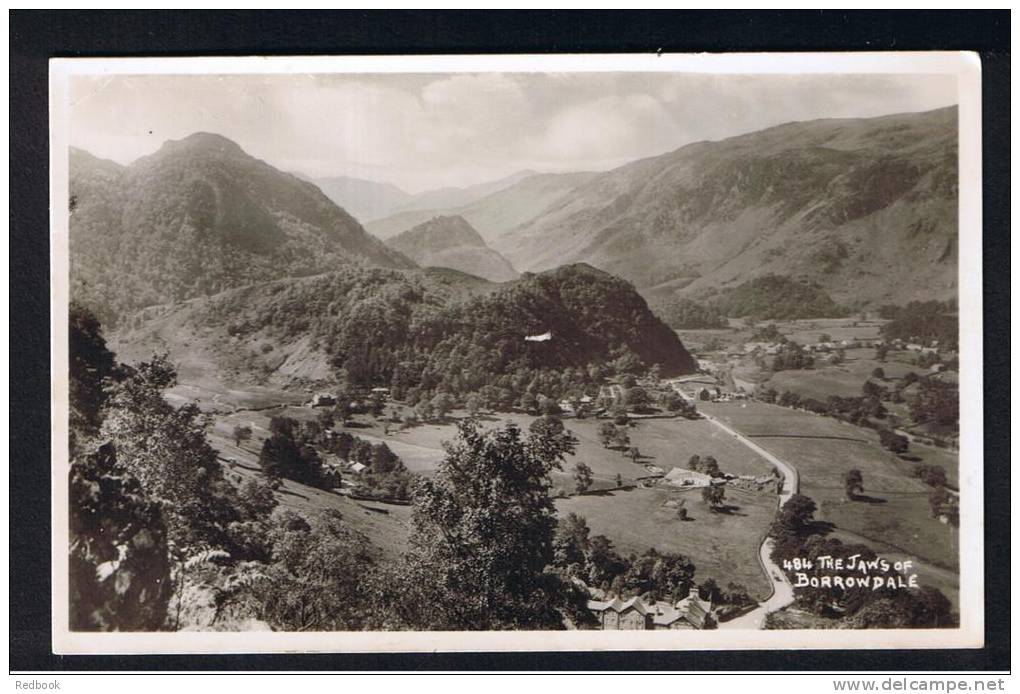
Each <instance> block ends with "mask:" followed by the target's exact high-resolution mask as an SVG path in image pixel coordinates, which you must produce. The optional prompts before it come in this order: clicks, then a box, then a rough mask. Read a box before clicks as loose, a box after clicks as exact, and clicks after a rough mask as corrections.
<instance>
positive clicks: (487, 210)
mask: <svg viewBox="0 0 1020 694" xmlns="http://www.w3.org/2000/svg"><path fill="white" fill-rule="evenodd" d="M597 175H598V174H597V173H593V172H590V171H579V172H573V173H562V174H553V173H550V174H535V175H533V176H527V177H526V178H522V179H521V180H520V181H518V182H517V183H514V184H513V185H511V186H508V187H506V188H504V189H502V190H499V191H496V192H495V193H492V194H490V195H487V196H485V197H484V198H481V199H480V200H475V201H474V202H472V203H470V204H468V205H464V206H462V207H455V208H448V209H432V210H405V211H403V212H397V213H395V214H392V215H390V216H388V217H384V218H382V219H376V220H373V221H371V222H367V223H366V224H365V229H367V230H368V231H369V232H370V233H372V234H374V235H376V236H378V237H379V238H381V239H388V238H390V237H391V236H396V235H397V234H399V233H400V232H402V231H405V230H407V229H410V228H411V227H413V226H415V225H417V224H421V223H422V222H424V221H427V220H429V219H431V218H432V217H437V216H439V215H454V214H456V215H460V216H461V217H463V218H464V219H466V220H467V221H468V222H469V223H470V224H471V226H473V227H474V228H475V229H477V230H478V233H479V234H481V235H482V238H484V239H485V241H486V243H488V242H490V241H492V240H493V239H495V238H497V237H498V236H499V235H500V234H502V233H504V232H506V231H509V230H510V229H513V228H514V227H516V226H519V225H521V224H523V223H524V222H527V221H529V220H530V219H532V218H533V217H536V216H538V215H539V214H540V213H541V212H542V211H543V210H545V208H546V207H548V206H549V205H551V204H552V203H554V202H556V201H557V200H559V199H560V198H561V197H563V196H564V195H566V194H567V193H569V192H570V191H572V190H573V189H574V188H577V187H578V186H580V185H581V184H583V183H587V182H588V181H590V180H591V179H592V178H594V177H595V176H597Z"/></svg>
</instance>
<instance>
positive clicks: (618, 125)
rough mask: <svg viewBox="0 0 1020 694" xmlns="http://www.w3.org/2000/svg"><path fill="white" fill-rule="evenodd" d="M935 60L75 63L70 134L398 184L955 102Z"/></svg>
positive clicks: (636, 154) (414, 188) (586, 165)
mask: <svg viewBox="0 0 1020 694" xmlns="http://www.w3.org/2000/svg"><path fill="white" fill-rule="evenodd" d="M956 102H957V90H956V82H955V78H953V77H951V76H945V75H895V76H892V75H707V74H692V73H650V72H645V73H633V72H630V73H625V72H611V73H577V72H571V73H452V74H451V73H446V74H426V75H422V74H388V75H387V74H378V75H373V74H360V75H350V74H347V75H322V74H317V75H301V74H292V75H229V76H224V75H134V76H123V75H122V76H109V75H106V76H99V77H93V76H88V77H83V76H78V77H75V78H74V79H73V80H72V84H71V125H70V128H71V133H70V136H71V144H72V145H73V146H75V147H80V148H82V149H86V150H88V151H90V152H92V153H93V154H95V155H96V156H100V157H103V158H107V159H113V160H114V161H117V162H120V163H122V164H128V163H130V162H132V161H134V160H135V159H137V158H138V157H140V156H144V155H146V154H150V153H151V152H154V151H155V150H157V149H158V148H159V147H160V146H161V145H162V144H163V143H164V142H165V141H167V140H177V139H180V138H182V137H186V136H187V135H189V134H191V133H193V132H198V131H206V132H214V133H219V134H221V135H224V136H226V137H228V138H230V139H232V140H234V141H235V142H237V143H238V144H239V145H241V147H242V148H243V149H244V150H245V151H247V152H248V153H249V154H251V155H253V156H255V157H258V158H259V159H263V160H265V161H267V162H268V163H270V164H272V165H273V166H275V167H277V168H279V169H282V170H285V171H292V172H301V173H304V174H306V175H310V176H313V177H327V176H355V177H358V178H367V179H370V180H375V181H382V182H388V183H393V184H395V185H397V186H399V187H401V188H403V189H404V190H406V191H407V192H409V193H417V192H420V191H423V190H428V189H432V188H438V187H442V186H466V185H471V184H474V183H481V182H485V181H491V180H495V179H498V178H502V177H503V176H507V175H510V174H512V173H515V172H517V171H521V170H524V169H533V170H536V171H542V172H564V171H604V170H608V169H611V168H614V167H616V166H620V165H622V164H625V163H627V162H629V161H633V160H635V159H640V158H643V157H648V156H654V155H657V154H662V153H665V152H669V151H672V150H674V149H677V148H679V147H682V146H683V145H685V144H689V143H691V142H697V141H700V140H719V139H724V138H726V137H731V136H733V135H739V134H742V133H746V132H752V131H755V130H760V129H762V128H767V127H770V126H773V125H778V124H780V123H787V122H790V121H799V120H812V119H816V118H849V117H870V116H878V115H884V114H889V113H903V112H913V111H927V110H930V109H934V108H940V107H943V106H948V105H952V104H955V103H956Z"/></svg>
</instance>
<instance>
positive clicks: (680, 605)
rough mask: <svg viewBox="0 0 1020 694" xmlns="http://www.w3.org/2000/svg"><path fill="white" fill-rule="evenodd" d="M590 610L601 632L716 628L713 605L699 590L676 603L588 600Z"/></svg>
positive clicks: (613, 599) (637, 599)
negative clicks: (702, 597) (605, 630)
mask: <svg viewBox="0 0 1020 694" xmlns="http://www.w3.org/2000/svg"><path fill="white" fill-rule="evenodd" d="M588 609H589V610H591V611H592V612H593V613H594V614H595V618H596V619H598V621H599V626H600V627H601V628H602V629H647V630H651V629H709V628H711V627H712V626H713V623H714V620H713V619H712V603H711V602H710V601H708V600H702V599H701V597H700V596H699V595H698V591H697V588H694V587H691V592H690V594H689V595H688V596H687V597H686V598H684V599H683V600H680V601H679V602H677V603H675V604H674V603H669V602H666V601H662V600H660V601H656V602H653V603H646V602H644V601H643V600H641V598H630V599H629V600H622V599H621V598H615V597H614V598H610V599H609V600H589V601H588Z"/></svg>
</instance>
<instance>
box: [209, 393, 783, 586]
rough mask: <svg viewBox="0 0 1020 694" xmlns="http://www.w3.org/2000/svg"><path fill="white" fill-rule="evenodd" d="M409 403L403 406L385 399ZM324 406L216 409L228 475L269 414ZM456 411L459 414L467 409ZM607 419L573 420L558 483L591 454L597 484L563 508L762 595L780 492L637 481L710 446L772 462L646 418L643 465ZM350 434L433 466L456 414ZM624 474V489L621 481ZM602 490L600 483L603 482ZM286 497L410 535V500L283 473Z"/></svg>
mask: <svg viewBox="0 0 1020 694" xmlns="http://www.w3.org/2000/svg"><path fill="white" fill-rule="evenodd" d="M392 409H396V410H398V411H403V409H404V408H403V407H402V406H400V405H396V404H394V405H391V406H388V407H387V412H389V411H390V410H392ZM317 413H318V410H315V409H312V408H308V407H294V406H281V407H277V408H272V409H264V410H263V409H260V410H242V411H237V412H233V413H222V414H217V415H215V416H214V424H213V427H212V429H211V431H210V440H211V442H212V443H213V445H214V446H215V447H216V448H217V449H218V450H219V451H220V452H221V454H222V455H223V456H224V457H225V458H231V459H233V460H234V461H235V462H234V463H233V464H231V465H229V466H228V467H229V470H228V474H231V475H236V476H237V477H236V478H235V481H237V480H244V479H247V478H248V477H249V476H251V475H255V474H259V473H258V455H257V451H258V450H259V449H260V448H261V445H262V441H263V440H264V439H265V437H267V436H268V426H269V419H270V417H272V416H273V415H278V414H282V415H286V416H289V417H294V418H296V419H299V420H307V419H310V418H312V417H314V416H315V415H316V414H317ZM463 414H464V413H462V412H454V413H453V416H454V417H460V416H463ZM507 421H513V422H515V423H517V424H518V425H519V426H521V427H522V428H523V429H525V430H526V429H527V427H528V425H529V424H530V423H531V421H533V417H529V416H527V415H523V414H516V413H515V414H502V413H501V414H499V415H498V416H488V417H484V418H483V419H482V423H483V426H486V427H496V426H500V425H502V424H503V423H505V422H507ZM603 421H604V420H597V419H591V418H589V419H584V420H575V419H567V420H565V424H566V425H567V428H568V429H569V430H570V431H572V432H573V433H574V435H575V436H577V438H578V442H579V443H578V451H577V455H576V456H574V457H572V458H571V459H569V460H568V461H567V465H566V466H565V470H563V471H562V472H558V473H555V474H554V476H553V482H554V486H555V487H556V490H557V491H558V492H559V493H561V494H568V493H573V491H574V481H573V475H572V471H571V470H572V466H573V464H574V463H575V462H577V461H584V462H585V463H587V464H588V465H589V466H590V467H591V468H592V470H593V472H594V475H595V484H594V485H593V488H592V491H594V492H596V493H591V492H589V493H588V494H586V495H582V496H571V497H570V498H561V499H557V501H556V504H557V508H558V509H559V510H560V511H561V512H563V513H566V512H568V511H573V512H575V513H579V514H581V515H583V516H585V518H587V520H588V523H589V525H590V526H591V527H592V532H593V533H596V534H604V535H606V536H607V537H609V538H610V539H611V540H612V541H613V543H614V545H615V546H616V547H617V549H618V551H620V552H621V553H622V554H624V555H627V554H629V553H631V552H635V553H641V552H644V551H645V550H647V549H648V548H649V547H656V548H657V549H660V550H663V551H674V552H683V553H684V554H687V555H688V556H690V557H691V559H692V561H693V562H694V564H695V566H697V567H698V576H699V580H700V579H702V578H706V577H709V576H712V577H714V578H716V580H718V581H719V582H720V584H725V583H726V582H728V581H731V580H736V581H738V582H740V583H742V584H744V585H745V586H746V587H747V588H748V589H749V590H751V591H752V592H753V593H755V594H757V595H760V596H761V597H764V596H765V595H766V594H767V593H768V582H767V580H766V579H765V577H764V575H763V574H762V572H761V569H760V567H759V564H758V559H757V552H758V546H759V544H760V542H761V539H762V538H763V536H764V534H765V532H766V531H767V529H768V526H769V524H770V523H771V521H772V518H773V516H774V514H775V506H776V499H775V497H774V496H770V495H754V494H748V493H745V492H741V491H739V490H735V489H728V490H727V501H728V503H729V504H732V505H733V506H735V507H738V508H735V509H734V510H733V512H732V513H730V514H713V513H710V512H709V511H708V510H707V508H705V507H704V504H703V502H702V501H701V497H700V492H697V491H694V492H680V491H673V490H665V489H645V488H640V487H638V488H635V487H633V486H632V485H633V484H634V481H635V480H636V479H638V478H641V477H647V476H649V475H650V473H649V471H648V470H647V469H646V468H645V467H644V466H645V465H646V464H651V465H656V466H659V467H662V468H664V469H665V470H666V471H667V472H668V470H669V469H670V468H671V467H674V466H685V465H686V464H687V461H688V459H689V458H690V456H692V455H695V454H698V455H713V456H715V458H716V459H717V460H718V461H719V464H720V466H721V467H722V469H723V470H724V471H726V472H729V473H732V474H763V473H766V472H768V470H769V469H770V467H771V466H769V465H768V464H767V463H766V462H765V461H763V460H762V459H761V458H759V457H758V456H757V455H756V454H754V453H752V452H751V451H750V450H748V449H747V448H746V447H745V446H742V445H740V444H739V443H737V442H735V441H734V440H733V439H732V438H731V437H728V436H725V435H724V434H722V433H721V432H720V431H719V429H718V428H716V427H714V426H713V425H712V424H711V423H709V422H707V421H704V420H700V421H688V420H684V419H645V420H641V421H639V422H637V423H636V425H635V426H634V427H632V428H630V429H629V432H630V437H631V442H632V445H635V446H637V447H638V448H639V449H640V450H641V452H642V454H643V456H642V458H641V460H640V463H639V464H635V463H634V462H632V461H631V459H630V458H628V457H625V456H624V455H623V454H622V453H621V452H620V451H615V450H607V449H605V448H603V447H602V445H601V443H599V440H598V427H599V425H600V424H601V423H602V422H603ZM237 424H246V425H249V426H251V427H252V429H253V432H254V436H253V438H252V439H251V440H250V441H248V442H246V443H244V444H243V446H242V448H241V449H238V448H237V447H235V446H234V444H233V441H232V440H231V439H230V435H231V431H232V430H233V428H234V426H236V425H237ZM358 424H359V425H358V426H357V427H355V428H351V429H349V431H350V432H351V433H352V434H355V435H357V436H359V437H361V438H364V439H366V440H369V441H385V442H386V444H387V445H388V446H389V447H390V448H391V449H392V450H393V451H394V452H395V453H397V454H398V455H399V456H400V457H401V458H402V459H403V461H404V464H405V465H406V466H407V467H408V469H410V470H412V471H414V472H418V473H421V474H431V473H432V472H433V471H434V470H435V468H436V466H437V465H438V463H439V462H440V461H441V460H442V458H443V456H444V455H445V453H444V450H443V442H444V441H447V440H450V439H452V438H454V436H455V435H456V430H455V427H454V423H453V421H451V422H449V423H445V424H441V425H438V424H429V425H423V426H416V427H413V428H411V429H407V430H404V431H399V430H398V429H397V428H396V427H394V426H392V425H391V426H389V427H387V426H386V424H385V423H383V422H379V421H376V420H374V419H372V418H370V417H359V418H358ZM617 474H619V475H620V476H621V477H622V478H623V481H624V484H625V486H627V487H629V488H627V489H615V487H616V482H615V477H616V475H617ZM598 490H602V491H598ZM684 497H686V498H687V502H686V505H687V508H688V509H689V512H690V514H691V517H692V518H694V519H695V520H693V521H687V522H681V521H679V520H677V518H676V510H675V508H671V507H665V506H663V504H664V503H665V502H666V501H668V500H670V499H679V498H684ZM278 498H279V501H280V503H281V505H282V506H283V507H285V508H290V509H292V510H294V511H297V512H299V513H308V512H310V511H314V510H317V509H322V508H335V509H338V510H340V511H341V512H342V513H343V514H344V518H345V519H348V520H349V522H350V523H351V525H352V527H354V528H355V529H356V530H359V531H360V532H362V533H364V534H365V535H366V536H367V537H369V538H370V539H371V540H372V542H373V544H376V545H377V546H379V547H380V549H381V550H382V552H383V554H384V555H386V556H397V555H398V554H399V553H400V551H401V550H402V549H403V547H404V546H405V543H406V538H407V532H408V520H409V516H410V509H409V508H408V507H406V506H398V505H394V504H383V503H373V502H361V501H354V500H351V499H349V498H346V497H344V496H341V495H339V494H336V493H334V492H327V491H323V490H318V489H314V488H310V487H306V486H304V485H300V484H296V483H293V482H289V481H288V482H285V483H284V486H283V488H282V491H281V493H280V494H279V495H278Z"/></svg>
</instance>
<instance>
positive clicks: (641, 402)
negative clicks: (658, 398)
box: [623, 386, 652, 412]
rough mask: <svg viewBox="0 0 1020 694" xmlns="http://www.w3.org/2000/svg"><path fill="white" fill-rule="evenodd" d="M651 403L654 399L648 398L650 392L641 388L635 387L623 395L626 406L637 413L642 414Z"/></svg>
mask: <svg viewBox="0 0 1020 694" xmlns="http://www.w3.org/2000/svg"><path fill="white" fill-rule="evenodd" d="M651 401H652V399H651V398H650V397H649V396H648V391H646V390H645V389H644V388H642V387H641V386H634V387H633V388H628V389H627V390H625V391H624V393H623V403H624V405H625V406H626V407H627V408H628V409H630V410H634V411H636V412H640V411H642V410H644V409H645V408H647V407H648V405H649V404H650V403H651Z"/></svg>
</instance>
